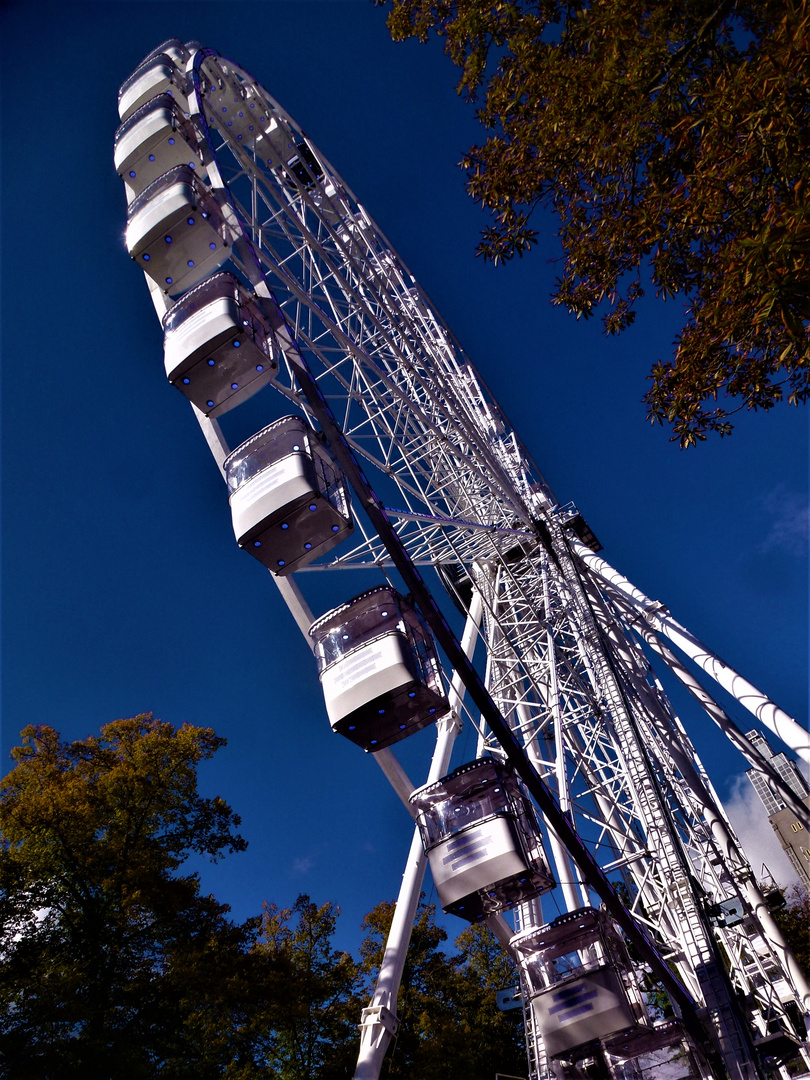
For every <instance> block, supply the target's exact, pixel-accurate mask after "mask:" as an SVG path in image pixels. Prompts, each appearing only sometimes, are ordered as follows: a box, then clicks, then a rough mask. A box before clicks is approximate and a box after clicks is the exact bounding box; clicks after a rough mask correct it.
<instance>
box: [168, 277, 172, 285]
mask: <svg viewBox="0 0 810 1080" xmlns="http://www.w3.org/2000/svg"><path fill="white" fill-rule="evenodd" d="M173 280H174V279H173V278H170V277H167V278H166V284H167V285H171V284H172V281H173Z"/></svg>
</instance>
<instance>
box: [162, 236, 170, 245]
mask: <svg viewBox="0 0 810 1080" xmlns="http://www.w3.org/2000/svg"><path fill="white" fill-rule="evenodd" d="M163 239H164V240H165V241H166V243H167V244H170V243H171V242H172V238H171V237H170V236H164V237H163Z"/></svg>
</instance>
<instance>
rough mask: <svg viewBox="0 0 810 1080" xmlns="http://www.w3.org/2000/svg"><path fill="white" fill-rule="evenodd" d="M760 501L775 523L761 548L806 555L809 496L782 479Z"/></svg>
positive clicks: (809, 517)
mask: <svg viewBox="0 0 810 1080" xmlns="http://www.w3.org/2000/svg"><path fill="white" fill-rule="evenodd" d="M760 505H761V506H762V508H763V510H765V512H766V513H767V514H768V515H769V516H770V517H771V523H770V529H769V530H768V534H767V536H766V537H765V539H764V540H763V541H762V543H761V544H760V545H759V550H760V551H761V552H763V553H765V552H769V551H784V552H787V554H789V555H806V554H807V545H808V537H810V507H808V504H807V499H806V497H805V496H804V495H799V494H797V493H796V492H794V491H789V490H788V487H787V484H785V483H784V482H780V483H779V484H777V485H776V487H775V488H773V489H772V490H771V491H769V492H768V494H767V495H765V496H764V497H763V498H762V499H761V500H760Z"/></svg>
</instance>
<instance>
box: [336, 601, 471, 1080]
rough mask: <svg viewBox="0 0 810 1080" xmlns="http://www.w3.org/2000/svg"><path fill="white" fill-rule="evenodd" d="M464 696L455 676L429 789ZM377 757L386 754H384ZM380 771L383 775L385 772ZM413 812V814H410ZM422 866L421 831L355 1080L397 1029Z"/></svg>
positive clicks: (375, 1070) (467, 632) (377, 1059)
mask: <svg viewBox="0 0 810 1080" xmlns="http://www.w3.org/2000/svg"><path fill="white" fill-rule="evenodd" d="M483 610H484V607H483V603H482V601H481V596H480V594H479V593H478V591H477V590H475V591H474V592H473V596H472V602H471V604H470V610H469V613H468V615H467V622H466V624H465V627H464V636H463V637H462V639H461V647H462V649H463V650H464V652H465V654H466V655H467V656H470V657H471V656H472V653H473V651H474V649H475V641H476V635H477V633H478V625H479V623H480V622H481V616H482V614H483ZM463 696H464V684H463V683H462V681H461V679H460V677H459V676H458V675H457V674H455V675H454V676H453V681H452V685H451V688H450V694H449V701H450V707H451V711H450V712H449V713H448V714H447V715H446V716H444V717H442V719H441V720H439V721H438V722H437V725H436V726H437V727H438V735H437V738H436V748H435V750H434V751H433V758H432V760H431V763H430V771H429V772H428V778H427V780H426V781H425V783H427V784H432V783H433V782H434V781H436V780H439V779H440V778H441V777H442V776H444V774H445V773H446V772H447V768H448V765H449V764H450V755H451V754H452V751H453V742H454V741H455V738H456V735H457V734H458V731H459V728H460V726H461V724H460V720H459V718H458V710H459V709H460V707H461V702H462V700H463ZM380 753H385V751H381V752H380ZM378 756H379V755H377V754H375V755H374V757H378ZM380 764H381V765H382V764H383V762H380ZM383 771H385V769H384V768H383ZM386 775H387V774H386ZM397 794H399V795H400V797H402V796H401V793H400V792H399V791H397ZM413 812H414V811H413V810H412V809H411V813H413ZM426 864H427V858H426V856H425V852H424V849H423V847H422V837H421V835H420V833H419V829H418V828H416V829H415V830H414V834H413V839H412V840H411V847H410V851H409V852H408V861H407V863H406V865H405V873H404V874H403V876H402V885H401V887H400V890H399V896H398V897H397V903H396V907H395V908H394V917H393V919H392V920H391V929H390V930H389V931H388V940H387V941H386V943H385V951H384V953H383V959H382V963H381V964H380V972H379V975H378V976H377V985H376V987H375V989H374V994H373V996H372V998H371V1004H370V1005H369V1007H368V1008H367V1009H364V1010H363V1019H362V1022H361V1024H360V1052H359V1054H358V1057H357V1067H356V1069H355V1071H354V1080H378V1078H379V1075H380V1070H381V1069H382V1064H383V1060H384V1058H385V1054H386V1051H387V1050H388V1047H389V1045H390V1043H391V1039H392V1038H393V1037H394V1035H395V1034H396V1030H397V1027H398V1026H399V1021H398V1020H397V1015H396V1009H397V994H398V993H399V984H400V982H401V981H402V972H403V970H404V968H405V958H406V956H407V953H408V945H409V943H410V940H411V930H412V929H413V923H414V919H415V918H416V909H417V907H418V904H419V896H420V893H421V891H422V881H423V879H424V876H425V866H426Z"/></svg>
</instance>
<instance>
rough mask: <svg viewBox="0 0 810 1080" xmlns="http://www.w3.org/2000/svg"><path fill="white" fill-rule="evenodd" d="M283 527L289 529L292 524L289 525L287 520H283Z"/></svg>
mask: <svg viewBox="0 0 810 1080" xmlns="http://www.w3.org/2000/svg"><path fill="white" fill-rule="evenodd" d="M281 527H282V529H289V527H290V526H289V525H288V524H287V522H286V521H283V522H282V523H281Z"/></svg>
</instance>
